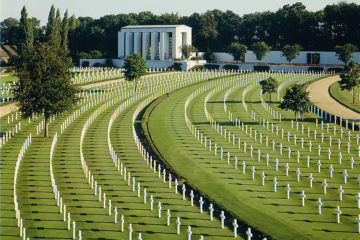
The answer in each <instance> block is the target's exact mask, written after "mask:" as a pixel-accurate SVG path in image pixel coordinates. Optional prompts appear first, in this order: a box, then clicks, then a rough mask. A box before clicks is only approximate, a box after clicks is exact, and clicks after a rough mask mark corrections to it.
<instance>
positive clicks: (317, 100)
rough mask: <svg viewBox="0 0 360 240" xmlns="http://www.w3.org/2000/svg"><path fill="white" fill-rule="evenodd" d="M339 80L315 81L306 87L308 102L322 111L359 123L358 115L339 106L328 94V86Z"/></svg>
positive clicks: (359, 116) (331, 78)
mask: <svg viewBox="0 0 360 240" xmlns="http://www.w3.org/2000/svg"><path fill="white" fill-rule="evenodd" d="M339 80H340V77H339V76H333V77H328V78H324V79H321V80H319V81H316V82H314V83H312V84H310V85H309V86H308V88H307V89H306V91H308V92H309V96H310V97H311V98H310V100H311V102H313V103H314V104H315V105H316V106H318V107H319V108H321V109H323V110H324V111H326V112H328V113H331V114H332V115H336V116H338V117H341V118H343V119H349V120H352V121H356V122H359V121H360V114H359V113H357V112H354V111H353V110H351V109H349V108H347V107H345V106H343V105H341V104H340V103H339V102H337V101H336V100H335V99H333V98H332V97H331V96H330V94H329V88H330V85H331V84H333V83H334V82H337V81H339Z"/></svg>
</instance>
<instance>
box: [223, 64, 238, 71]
mask: <svg viewBox="0 0 360 240" xmlns="http://www.w3.org/2000/svg"><path fill="white" fill-rule="evenodd" d="M223 68H224V69H225V70H230V71H231V70H234V71H237V70H239V66H238V65H232V64H227V65H224V67H223Z"/></svg>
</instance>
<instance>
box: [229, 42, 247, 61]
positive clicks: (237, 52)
mask: <svg viewBox="0 0 360 240" xmlns="http://www.w3.org/2000/svg"><path fill="white" fill-rule="evenodd" d="M247 49H248V48H247V46H245V45H243V44H240V43H237V42H233V43H231V44H230V47H229V53H230V54H231V55H232V56H233V57H234V60H235V61H242V62H245V54H246V52H247Z"/></svg>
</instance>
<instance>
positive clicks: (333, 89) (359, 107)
mask: <svg viewBox="0 0 360 240" xmlns="http://www.w3.org/2000/svg"><path fill="white" fill-rule="evenodd" d="M359 92H360V89H359V88H357V87H355V103H354V102H353V95H352V91H347V90H343V91H342V90H341V89H340V85H339V82H335V83H333V84H331V86H330V93H331V95H332V97H333V98H335V99H336V100H337V101H338V102H340V103H342V104H343V105H345V106H347V107H348V108H350V109H353V110H355V111H357V112H360V101H359V99H358V97H356V96H357V95H358V94H359Z"/></svg>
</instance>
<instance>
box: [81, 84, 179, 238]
mask: <svg viewBox="0 0 360 240" xmlns="http://www.w3.org/2000/svg"><path fill="white" fill-rule="evenodd" d="M178 85H179V86H181V85H182V84H178ZM169 89H170V90H171V89H172V86H170V88H169ZM153 90H157V89H156V88H155V89H153ZM161 92H162V93H163V94H164V93H165V92H166V91H164V90H163V89H161V90H160V93H161ZM143 95H146V94H144V93H142V94H141V96H140V97H143ZM138 96H139V95H136V96H135V97H134V98H133V100H135V101H136V100H137V98H138ZM131 103H132V101H126V102H125V103H124V104H123V105H121V106H120V108H119V109H121V108H124V107H126V106H128V105H130V104H131ZM106 108H107V107H104V108H103V109H102V110H105V109H106ZM117 113H119V112H117ZM96 116H98V114H96V115H94V117H91V118H89V120H90V121H89V122H87V123H86V124H85V125H84V128H83V132H82V135H81V143H80V146H82V141H83V137H84V136H85V133H86V130H87V128H88V126H90V124H91V123H92V122H93V121H94V119H95V118H96ZM81 148H82V147H81ZM109 149H111V148H109ZM111 156H112V157H114V156H116V155H115V154H114V152H112V154H111ZM81 160H82V166H83V169H84V173H85V175H86V177H87V179H89V184H90V182H91V185H92V186H93V185H95V187H94V188H95V194H96V192H97V190H96V189H97V186H98V185H97V184H96V183H97V182H96V181H95V180H94V178H93V175H92V174H91V172H90V170H89V167H88V165H87V164H86V162H85V160H84V155H83V153H82V150H81ZM114 163H115V167H117V168H118V170H120V166H122V164H121V163H117V161H114ZM121 170H123V169H122V168H121ZM124 171H126V170H125V169H124ZM121 173H123V172H122V171H121ZM128 174H129V172H128ZM124 176H125V178H126V173H125V174H124ZM90 179H91V180H90ZM128 179H131V178H130V176H129V177H128ZM135 182H136V180H135V181H134V178H133V189H134V187H135ZM100 187H101V186H99V200H101V194H100ZM103 194H104V197H103V198H102V199H103V201H104V206H106V193H103ZM110 201H111V200H109V203H110V204H109V205H108V206H109V213H110V212H111V210H110V209H111V202H110ZM116 212H118V211H116ZM116 215H117V214H116ZM123 220H124V219H123V218H122V224H123V223H124V222H123ZM115 221H117V219H116V220H115ZM130 226H131V225H129V232H131V233H132V227H130ZM140 237H141V234H140Z"/></svg>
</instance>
